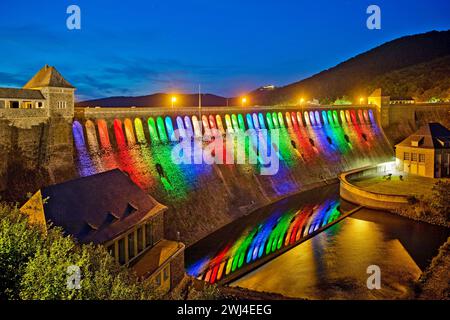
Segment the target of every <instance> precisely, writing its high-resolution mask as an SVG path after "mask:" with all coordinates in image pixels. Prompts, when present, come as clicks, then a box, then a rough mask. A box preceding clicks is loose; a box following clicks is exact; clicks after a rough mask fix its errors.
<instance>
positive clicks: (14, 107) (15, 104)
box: [9, 101, 19, 109]
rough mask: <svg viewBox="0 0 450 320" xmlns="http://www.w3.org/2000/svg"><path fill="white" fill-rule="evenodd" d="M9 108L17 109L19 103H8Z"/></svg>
mask: <svg viewBox="0 0 450 320" xmlns="http://www.w3.org/2000/svg"><path fill="white" fill-rule="evenodd" d="M9 107H10V108H12V109H19V101H10V102H9Z"/></svg>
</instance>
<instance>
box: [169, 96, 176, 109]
mask: <svg viewBox="0 0 450 320" xmlns="http://www.w3.org/2000/svg"><path fill="white" fill-rule="evenodd" d="M170 101H171V102H172V109H173V106H174V104H175V102H177V97H175V96H172V98H171V99H170Z"/></svg>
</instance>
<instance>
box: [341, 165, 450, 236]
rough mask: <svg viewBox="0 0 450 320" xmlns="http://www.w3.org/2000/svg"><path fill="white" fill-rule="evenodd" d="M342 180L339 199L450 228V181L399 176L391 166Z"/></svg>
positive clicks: (347, 175) (362, 171)
mask: <svg viewBox="0 0 450 320" xmlns="http://www.w3.org/2000/svg"><path fill="white" fill-rule="evenodd" d="M339 180H340V196H341V198H343V199H345V200H347V201H350V202H352V203H355V204H358V205H361V206H365V207H367V208H372V209H376V210H386V211H389V212H392V213H395V214H398V215H401V216H404V217H406V218H409V219H413V220H415V221H422V222H426V223H430V224H434V225H439V226H443V227H447V228H449V227H450V213H449V212H450V200H449V199H450V191H449V190H450V180H449V179H445V178H444V179H432V178H427V177H421V176H418V175H411V174H406V173H403V172H397V171H396V170H395V163H394V162H391V163H382V164H379V165H376V166H370V167H364V168H360V169H355V170H351V171H348V172H343V173H342V174H341V175H340V176H339Z"/></svg>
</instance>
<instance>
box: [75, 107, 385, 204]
mask: <svg viewBox="0 0 450 320" xmlns="http://www.w3.org/2000/svg"><path fill="white" fill-rule="evenodd" d="M347 111H348V110H347ZM339 115H340V118H339ZM244 116H245V117H243V115H242V114H241V115H239V114H232V115H231V116H230V115H229V114H226V115H225V117H224V120H225V121H224V122H225V123H222V118H221V116H220V115H215V116H213V115H208V114H207V115H204V117H202V120H203V123H199V122H198V119H197V116H195V115H193V116H192V117H190V116H187V115H186V116H184V117H182V116H177V117H176V118H174V119H176V120H175V122H176V127H177V129H178V130H179V132H178V133H177V135H175V134H174V131H175V130H174V127H173V123H172V118H170V117H169V116H159V117H157V118H156V121H155V118H153V117H149V118H146V119H141V118H135V119H124V121H123V123H122V121H121V120H120V119H115V120H114V121H112V123H110V127H109V128H108V124H107V122H106V121H105V120H103V119H99V120H97V122H96V123H94V122H92V121H89V120H88V121H86V124H85V128H84V129H85V132H83V127H82V125H81V124H80V123H79V122H74V124H73V135H74V142H75V146H76V150H77V152H78V153H80V154H82V153H83V152H84V153H83V154H82V156H83V157H86V156H90V157H91V160H92V161H94V162H95V164H94V163H89V161H87V160H86V159H85V160H83V161H79V162H80V163H82V164H80V168H79V171H80V174H82V175H86V174H88V173H95V172H98V171H99V170H103V168H113V167H114V165H116V166H123V167H124V168H126V167H127V166H131V165H128V164H126V161H125V159H124V157H126V155H124V153H123V152H122V155H121V157H122V159H119V158H118V157H117V156H114V157H110V158H108V157H107V156H104V159H103V158H102V159H100V160H99V156H98V155H95V154H93V153H95V152H96V151H98V150H100V148H101V149H109V150H110V151H108V152H112V153H113V154H114V153H116V152H119V151H120V150H124V149H127V148H133V146H134V145H135V143H136V142H138V143H139V144H140V145H148V144H149V143H151V147H150V150H152V156H153V152H154V151H155V150H156V151H157V150H158V149H163V147H162V146H166V147H167V148H166V149H168V150H171V148H172V146H173V143H169V142H176V141H178V140H179V139H180V138H183V139H185V138H189V139H191V137H195V138H200V137H202V128H203V129H205V130H208V129H209V130H210V128H218V129H219V130H220V131H221V132H222V133H225V128H224V124H225V125H226V128H227V129H226V130H227V131H228V132H242V130H244V129H245V128H250V129H255V130H256V131H259V129H260V128H269V129H270V130H269V132H271V130H275V129H276V130H278V133H279V136H280V143H279V145H273V144H272V143H271V141H270V135H269V141H268V143H269V144H271V145H272V146H273V148H274V151H275V152H276V154H277V156H278V158H279V159H280V160H281V162H280V170H279V172H278V173H277V174H276V175H275V176H273V177H272V178H271V179H272V180H273V184H274V185H276V186H275V187H274V189H276V190H274V192H276V193H278V194H280V195H283V194H287V193H289V192H292V191H293V190H294V189H296V188H298V187H299V186H298V185H297V184H296V183H295V181H294V180H293V179H292V170H291V169H292V168H294V167H298V166H299V165H300V164H302V163H305V162H308V161H314V160H317V159H318V157H322V159H323V161H325V162H326V163H328V164H333V163H337V162H339V161H341V159H342V158H341V157H342V156H344V155H346V154H347V153H348V152H350V151H352V150H353V147H355V148H356V149H355V151H357V152H358V153H360V152H361V151H362V152H365V150H368V149H369V148H371V147H372V146H373V145H375V146H377V145H376V143H377V142H376V141H377V140H379V139H378V135H379V134H380V130H379V128H378V126H377V125H376V122H374V121H375V120H374V115H373V111H372V110H368V109H364V110H355V111H354V112H353V114H352V112H351V111H349V112H348V116H349V117H348V118H349V119H350V124H348V122H347V121H348V119H347V116H346V112H345V110H327V111H325V110H320V111H319V110H311V111H304V113H303V114H302V113H301V112H300V111H296V112H290V113H289V112H283V113H281V112H267V113H265V114H263V113H258V114H257V113H253V114H250V113H249V114H245V115H244ZM191 119H192V122H191ZM143 121H147V125H146V126H144V124H143ZM311 121H313V123H312V122H311ZM280 122H281V124H280ZM341 122H342V124H341ZM95 124H96V125H95ZM221 127H222V129H221ZM231 130H232V131H231ZM110 137H112V138H111V140H110ZM254 138H255V137H251V138H250V139H249V138H246V142H245V143H246V145H245V148H246V150H247V152H253V153H256V154H257V151H256V150H257V149H258V148H257V147H258V139H254ZM235 148H237V146H236V145H235ZM86 149H87V150H86ZM118 150H119V151H118ZM88 151H90V152H91V154H90V155H89V152H88ZM223 152H224V154H226V152H227V150H225V148H224V150H223ZM86 153H87V154H86ZM102 153H103V152H102ZM129 154H130V155H129V156H131V157H133V156H135V158H134V159H132V161H131V162H130V163H134V165H135V166H139V162H140V161H141V160H139V157H146V158H147V160H146V163H150V164H149V165H150V166H155V165H156V163H159V164H161V163H162V162H164V161H162V160H156V162H151V161H149V160H148V159H149V156H148V155H147V154H141V155H139V154H138V155H134V153H132V152H131V153H129ZM157 154H158V153H157ZM167 156H168V157H169V158H170V153H167ZM100 157H103V156H101V155H100ZM257 158H258V159H259V161H258V163H257V164H252V165H251V167H252V168H251V169H249V170H250V171H249V172H251V171H253V170H256V169H257V168H258V166H261V164H262V161H261V159H260V157H259V155H258V154H257ZM102 162H104V163H102ZM151 163H153V164H151ZM246 165H249V164H246ZM175 167H176V166H175ZM175 167H173V168H172V169H171V170H170V171H171V172H174V175H175V176H177V175H178V173H176V171H177V170H175ZM184 169H185V170H186V172H191V173H192V174H202V173H203V172H205V170H204V168H203V169H202V168H201V166H200V167H198V168H196V169H195V170H194V169H193V170H190V171H189V169H188V166H187V167H186V168H184ZM127 170H128V171H132V170H131V168H128V169H127ZM246 170H247V169H246ZM152 172H153V171H152ZM153 173H154V174H156V175H159V174H158V173H157V172H156V171H154V172H153ZM144 175H145V174H144ZM184 177H185V178H186V179H185V180H183V179H181V178H180V179H179V181H180V183H181V181H190V180H191V179H193V178H192V177H190V176H189V174H186V175H184ZM145 179H147V180H151V179H149V178H145ZM153 180H154V181H159V180H161V183H163V184H164V185H165V189H167V190H169V191H170V190H176V188H178V187H173V186H172V188H171V185H172V184H171V183H169V184H167V183H164V182H163V181H164V176H163V177H162V178H161V179H156V180H155V179H153ZM180 188H181V189H182V187H181V186H180Z"/></svg>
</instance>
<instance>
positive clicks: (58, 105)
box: [0, 65, 75, 118]
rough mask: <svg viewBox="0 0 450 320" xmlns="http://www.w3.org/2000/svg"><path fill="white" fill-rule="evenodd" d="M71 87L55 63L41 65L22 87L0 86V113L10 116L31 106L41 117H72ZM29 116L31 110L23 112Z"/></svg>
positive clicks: (72, 92) (72, 97)
mask: <svg viewBox="0 0 450 320" xmlns="http://www.w3.org/2000/svg"><path fill="white" fill-rule="evenodd" d="M74 104H75V87H74V86H72V85H71V84H70V83H69V82H68V81H67V80H66V79H64V78H63V76H62V75H61V74H60V73H59V72H58V71H57V70H56V68H55V67H52V66H49V65H45V66H44V67H43V68H42V69H41V70H39V71H38V73H36V74H35V75H34V76H33V77H32V78H31V79H30V81H28V82H27V83H26V84H25V85H24V86H23V88H0V110H1V112H0V114H3V115H4V116H6V117H7V116H8V115H11V116H14V115H16V114H19V112H20V111H16V110H19V109H27V110H30V109H34V110H38V111H41V112H38V113H39V115H42V116H45V117H63V118H73V115H74ZM23 115H24V116H26V115H28V116H33V112H29V113H28V114H27V113H23Z"/></svg>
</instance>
